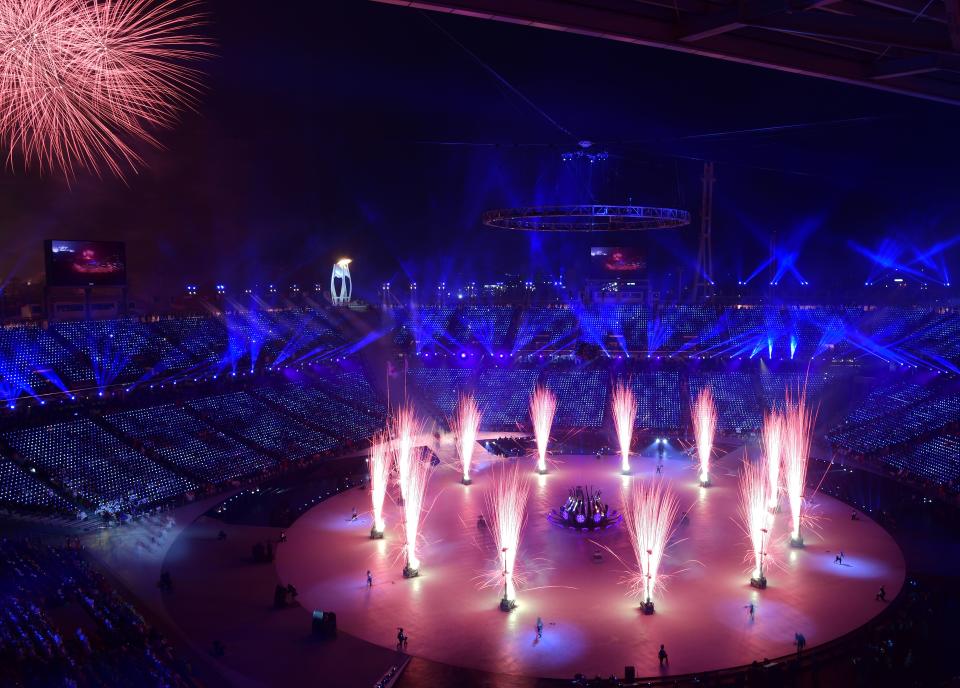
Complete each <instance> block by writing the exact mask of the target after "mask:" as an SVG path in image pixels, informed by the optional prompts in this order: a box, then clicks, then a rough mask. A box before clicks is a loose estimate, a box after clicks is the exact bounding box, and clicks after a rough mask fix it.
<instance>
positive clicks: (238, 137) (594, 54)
mask: <svg viewBox="0 0 960 688" xmlns="http://www.w3.org/2000/svg"><path fill="white" fill-rule="evenodd" d="M206 7H207V9H208V10H209V15H210V23H209V26H207V27H206V28H205V32H206V33H208V34H209V35H210V36H211V37H213V38H214V40H215V41H216V43H217V47H216V53H217V54H216V57H215V58H214V59H212V60H210V61H208V62H207V63H205V64H204V65H203V69H204V71H205V72H206V73H207V75H208V76H207V79H206V86H207V92H206V93H205V94H203V96H202V98H201V101H200V105H199V107H198V111H197V112H195V113H187V114H185V116H184V117H183V119H182V121H181V123H180V124H179V125H178V126H177V128H176V129H174V130H171V131H165V132H162V133H161V134H160V136H159V138H160V140H161V141H162V142H163V144H164V146H165V150H153V149H148V148H144V149H143V154H144V156H145V158H146V159H147V161H148V167H147V168H146V169H142V170H141V171H140V172H139V174H136V175H130V176H129V178H128V179H127V180H126V181H122V180H118V179H115V178H112V177H104V178H102V179H100V178H96V177H93V176H89V175H85V174H80V175H79V176H78V178H76V179H74V180H73V181H72V182H71V183H70V184H67V183H66V182H65V181H64V180H63V179H62V178H59V177H56V176H46V177H42V176H41V175H40V174H39V173H37V172H36V171H34V170H31V171H24V170H23V169H22V167H18V166H16V165H14V166H13V167H10V166H8V167H6V168H5V169H3V171H2V173H0V175H2V176H0V181H2V185H0V228H2V232H3V237H4V239H5V241H3V243H2V245H0V279H3V278H9V277H11V276H16V277H20V278H28V277H29V278H38V277H40V276H41V275H42V255H41V240H42V239H44V238H87V239H119V240H124V241H127V242H128V259H129V263H130V272H131V283H132V286H133V288H134V290H135V294H136V293H139V294H148V293H149V294H152V295H156V294H161V293H168V292H170V291H172V290H181V289H182V288H183V286H184V285H186V284H187V283H191V282H193V283H201V284H203V283H212V282H223V283H226V284H227V285H228V288H236V289H238V290H239V289H241V288H245V287H247V286H252V285H253V284H255V283H259V284H265V283H268V282H277V283H279V284H287V283H291V282H294V281H299V282H300V283H301V284H303V283H311V282H313V281H326V280H328V279H329V265H330V264H331V263H332V261H333V260H334V259H336V258H339V257H341V256H342V255H349V256H351V257H352V258H353V259H354V261H355V262H354V264H353V266H352V268H353V270H354V279H355V282H356V286H357V288H358V289H360V290H361V291H364V292H366V293H368V294H371V293H373V292H374V290H375V288H376V286H377V284H378V283H379V282H380V281H381V280H384V279H396V280H400V281H405V280H406V276H409V277H412V278H414V279H418V280H421V281H422V282H424V283H425V284H426V283H429V282H431V281H435V280H437V279H451V280H455V279H459V278H468V277H474V278H477V279H483V278H488V277H492V276H495V275H496V274H497V273H498V272H503V271H515V272H519V273H521V274H524V275H528V276H533V275H535V274H537V273H559V272H564V273H565V274H568V275H571V276H576V275H577V274H579V273H580V272H581V271H582V270H583V269H585V265H586V262H587V248H588V247H589V245H590V244H591V243H594V244H597V245H610V244H615V243H618V242H619V241H623V239H622V238H620V237H611V236H605V237H595V238H593V239H587V238H581V237H570V236H568V235H558V236H542V235H536V236H531V235H528V234H505V233H498V232H495V231H493V230H487V229H484V228H483V227H481V226H480V224H479V221H478V218H479V215H480V213H481V212H482V211H483V210H485V209H487V208H491V207H499V206H513V205H521V204H527V203H573V202H587V201H590V200H596V201H599V202H608V203H626V202H628V200H632V201H633V202H635V203H645V204H650V205H663V206H670V207H682V208H687V209H689V210H691V211H693V212H694V215H695V218H696V217H698V212H697V211H698V209H699V203H700V200H699V197H700V174H701V171H702V160H704V159H713V160H716V161H717V177H718V182H717V186H716V199H715V220H714V227H715V230H714V232H715V233H714V236H715V263H716V273H717V274H716V276H717V277H718V278H719V279H721V280H726V281H728V282H729V281H730V280H733V281H736V280H738V279H741V278H742V277H745V276H746V275H748V274H750V273H751V272H752V271H753V270H754V268H756V267H757V265H758V264H759V263H760V262H761V261H762V260H763V259H764V258H765V257H766V254H767V251H768V246H769V242H770V234H771V232H772V231H776V236H777V243H778V245H779V246H780V247H781V250H782V251H784V252H789V253H795V254H796V266H797V269H798V271H799V272H800V273H801V274H802V275H803V276H804V277H805V278H806V279H809V280H811V281H813V282H815V283H817V284H821V285H822V284H826V283H830V284H832V283H834V282H836V283H840V284H843V283H848V282H849V283H854V282H862V281H863V279H865V278H866V277H867V275H868V274H869V273H870V271H871V266H870V261H869V260H868V259H867V258H866V257H864V256H863V255H862V254H861V253H858V252H857V251H855V250H854V248H852V244H853V243H856V244H859V245H861V246H864V247H867V248H869V249H876V248H877V247H879V246H880V245H881V244H882V243H883V242H884V241H886V246H887V248H888V251H889V253H890V254H891V255H895V254H898V253H899V259H900V260H905V261H909V260H914V259H915V258H916V253H917V252H923V251H924V250H925V249H927V248H928V247H930V246H931V245H933V244H936V243H937V242H949V241H950V240H951V238H953V237H955V236H957V235H960V194H958V192H957V190H958V166H957V163H956V161H957V159H958V153H960V136H958V130H960V127H958V122H960V110H958V109H957V108H954V107H951V106H947V105H941V104H936V103H929V102H925V101H922V100H916V99H910V98H906V97H902V96H895V95H890V94H885V93H882V92H878V91H873V90H868V89H863V88H859V87H855V86H847V85H843V84H835V83H831V82H828V81H824V80H815V79H810V78H806V77H799V76H793V75H788V74H784V73H779V72H773V71H768V70H761V69H757V68H752V67H746V66H741V65H734V64H730V63H724V62H719V61H712V60H708V59H706V58H699V57H693V56H688V55H681V54H677V53H672V52H668V51H662V50H655V49H647V48H642V47H638V46H632V45H627V44H619V43H615V42H609V41H602V40H598V39H592V38H586V37H579V36H573V35H566V34H561V33H555V32H550V31H543V30H536V29H529V28H524V27H518V26H511V25H506V24H500V23H493V22H485V21H480V20H470V19H465V18H458V17H450V16H446V15H439V14H430V15H426V14H422V13H420V12H418V11H414V10H409V9H403V8H397V7H391V6H385V5H379V4H374V3H365V2H360V1H358V0H346V1H342V2H341V1H334V0H324V1H323V2H318V3H268V4H264V3H261V2H256V3H254V2H249V1H247V0H207V3H206ZM438 26H439V27H442V29H443V30H441V28H438ZM444 31H445V32H448V33H449V35H447V34H446V33H444ZM451 36H452V37H453V38H455V40H456V41H457V42H459V43H460V44H461V45H458V44H457V43H455V42H454V41H453V40H451ZM464 48H466V49H469V50H470V51H472V52H473V53H474V54H475V55H476V56H477V58H478V59H474V57H471V55H470V54H468V52H466V50H465V49H464ZM484 65H486V67H489V68H490V69H492V70H495V71H496V72H498V73H499V74H500V75H501V76H502V77H503V78H505V79H506V80H507V81H508V82H509V83H510V84H512V85H513V86H514V87H515V88H516V89H518V90H519V91H520V92H521V93H522V94H523V95H524V96H526V97H527V98H529V99H530V101H532V102H533V103H535V104H536V107H537V108H539V109H540V110H541V111H542V113H541V112H537V110H536V109H534V108H533V107H531V106H530V105H528V104H527V103H525V102H524V101H523V100H521V98H519V97H518V96H517V95H515V94H514V93H512V92H511V91H510V90H509V89H508V88H507V87H506V86H504V85H503V84H502V83H500V82H499V81H498V80H497V79H496V78H494V76H493V75H492V74H491V73H490V72H489V71H488V70H487V69H486V68H485V67H484ZM545 115H546V116H545ZM551 119H552V120H554V122H555V123H556V124H554V123H552V122H551V121H550V120H551ZM849 119H855V120H856V121H854V122H837V120H849ZM816 122H821V123H826V122H833V123H832V124H819V125H813V126H808V127H804V128H799V129H792V130H789V131H781V132H777V133H770V132H768V133H743V134H736V135H727V136H713V137H703V136H701V135H703V134H708V133H714V132H724V131H732V130H744V129H755V128H762V127H769V126H774V125H783V124H798V123H816ZM564 129H565V130H567V131H569V132H570V133H569V134H567V133H564V131H563V130H564ZM690 137H695V138H690ZM580 139H589V140H593V141H597V142H598V147H599V148H602V149H604V150H607V151H609V153H610V154H611V158H610V160H608V161H606V162H604V163H602V164H601V165H600V166H598V167H595V168H593V169H592V170H590V169H588V168H587V166H586V165H584V164H576V165H569V164H567V165H566V166H565V165H564V164H563V163H561V161H560V155H561V153H562V152H564V151H569V150H574V149H575V142H576V141H577V140H580ZM441 142H443V143H445V144H452V145H440V144H441ZM696 221H697V220H696V219H695V224H696ZM696 234H697V233H696V229H695V228H694V227H691V228H687V229H685V230H679V231H675V232H672V233H669V232H658V233H655V234H643V235H634V236H631V237H630V238H629V242H630V243H635V244H639V245H641V246H643V247H644V248H645V250H646V251H647V252H648V254H649V256H650V262H651V265H652V267H653V270H654V272H655V274H657V275H660V276H661V277H662V278H663V279H675V277H667V276H666V275H668V274H669V275H675V273H676V270H677V269H678V268H679V269H682V270H685V271H688V270H690V265H691V263H692V261H693V259H694V256H695V253H696V241H697V236H696ZM958 254H960V244H955V245H952V246H950V247H949V248H946V249H945V250H944V251H943V252H940V253H936V254H935V255H934V256H933V257H932V258H930V259H928V262H930V263H931V264H932V265H933V266H934V267H935V268H936V270H938V271H942V270H943V267H944V266H943V265H942V264H941V263H942V261H943V260H946V266H947V267H948V268H949V267H953V266H956V264H957V262H958V260H957V259H958ZM931 269H932V268H931ZM786 279H788V278H785V280H786Z"/></svg>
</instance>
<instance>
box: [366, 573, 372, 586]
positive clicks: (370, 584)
mask: <svg viewBox="0 0 960 688" xmlns="http://www.w3.org/2000/svg"><path fill="white" fill-rule="evenodd" d="M367 587H368V588H372V587H373V574H372V573H370V569H367Z"/></svg>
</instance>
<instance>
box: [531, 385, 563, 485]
mask: <svg viewBox="0 0 960 688" xmlns="http://www.w3.org/2000/svg"><path fill="white" fill-rule="evenodd" d="M556 412H557V397H556V396H554V394H553V392H551V391H550V390H549V389H547V388H546V387H539V386H538V387H537V388H536V389H534V390H533V393H532V394H531V395H530V422H531V423H532V424H533V434H534V436H535V437H536V439H537V471H538V472H540V473H546V472H547V444H548V443H549V442H550V429H551V428H552V427H553V415H554V414H555V413H556Z"/></svg>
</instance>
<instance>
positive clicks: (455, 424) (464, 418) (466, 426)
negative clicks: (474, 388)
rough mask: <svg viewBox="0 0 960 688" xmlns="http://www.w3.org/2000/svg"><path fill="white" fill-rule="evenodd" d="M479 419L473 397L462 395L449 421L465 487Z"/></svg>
mask: <svg viewBox="0 0 960 688" xmlns="http://www.w3.org/2000/svg"><path fill="white" fill-rule="evenodd" d="M481 418H482V414H481V413H480V409H479V408H478V407H477V401H476V399H474V398H473V395H471V394H464V395H462V396H461V397H460V401H459V403H458V404H457V413H456V415H455V416H454V417H453V418H452V419H451V420H450V426H451V427H452V428H453V432H454V435H455V436H456V439H457V456H459V457H460V469H461V471H462V473H463V483H464V484H465V485H469V484H470V466H471V464H472V462H473V451H474V449H475V448H476V443H477V433H478V432H479V431H480V419H481Z"/></svg>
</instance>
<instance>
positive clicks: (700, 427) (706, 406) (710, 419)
mask: <svg viewBox="0 0 960 688" xmlns="http://www.w3.org/2000/svg"><path fill="white" fill-rule="evenodd" d="M690 415H691V420H692V421H693V435H694V439H695V441H696V447H697V458H698V459H699V460H700V484H701V485H706V484H708V483H709V482H710V457H711V455H712V454H713V436H714V434H716V431H717V407H716V405H715V404H714V403H713V393H712V392H711V391H710V388H709V387H704V388H703V389H702V390H700V394H699V395H697V400H696V401H695V402H694V403H693V408H692V409H691V410H690Z"/></svg>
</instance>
